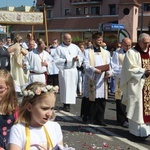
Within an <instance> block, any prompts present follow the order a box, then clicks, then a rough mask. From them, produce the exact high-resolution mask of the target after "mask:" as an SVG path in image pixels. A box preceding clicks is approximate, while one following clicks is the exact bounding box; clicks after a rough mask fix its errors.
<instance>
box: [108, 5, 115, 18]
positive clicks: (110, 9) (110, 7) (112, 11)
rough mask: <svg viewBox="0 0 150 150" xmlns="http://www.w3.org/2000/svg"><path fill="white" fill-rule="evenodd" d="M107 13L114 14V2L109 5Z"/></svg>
mask: <svg viewBox="0 0 150 150" xmlns="http://www.w3.org/2000/svg"><path fill="white" fill-rule="evenodd" d="M109 15H116V5H115V4H111V5H109Z"/></svg>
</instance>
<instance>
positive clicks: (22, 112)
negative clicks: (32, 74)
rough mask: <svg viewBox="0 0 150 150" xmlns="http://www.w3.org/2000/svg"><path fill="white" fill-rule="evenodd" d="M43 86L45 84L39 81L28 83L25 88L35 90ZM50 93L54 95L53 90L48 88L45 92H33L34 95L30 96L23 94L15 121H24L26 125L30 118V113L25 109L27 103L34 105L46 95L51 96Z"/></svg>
mask: <svg viewBox="0 0 150 150" xmlns="http://www.w3.org/2000/svg"><path fill="white" fill-rule="evenodd" d="M45 86H46V85H45V84H43V83H41V82H34V83H31V84H29V85H28V86H27V87H26V89H25V90H29V91H33V92H35V91H36V90H37V89H38V88H42V87H45ZM52 94H53V96H54V97H55V95H54V92H53V90H49V91H47V92H41V93H40V94H38V95H37V94H35V95H32V96H24V97H23V99H22V102H21V105H20V108H19V116H18V119H17V121H16V122H17V123H24V124H26V125H29V122H30V120H31V113H30V112H29V111H28V110H27V106H28V104H29V103H30V104H32V105H34V104H36V103H38V102H39V100H42V99H44V98H46V97H51V96H52ZM52 117H53V116H52Z"/></svg>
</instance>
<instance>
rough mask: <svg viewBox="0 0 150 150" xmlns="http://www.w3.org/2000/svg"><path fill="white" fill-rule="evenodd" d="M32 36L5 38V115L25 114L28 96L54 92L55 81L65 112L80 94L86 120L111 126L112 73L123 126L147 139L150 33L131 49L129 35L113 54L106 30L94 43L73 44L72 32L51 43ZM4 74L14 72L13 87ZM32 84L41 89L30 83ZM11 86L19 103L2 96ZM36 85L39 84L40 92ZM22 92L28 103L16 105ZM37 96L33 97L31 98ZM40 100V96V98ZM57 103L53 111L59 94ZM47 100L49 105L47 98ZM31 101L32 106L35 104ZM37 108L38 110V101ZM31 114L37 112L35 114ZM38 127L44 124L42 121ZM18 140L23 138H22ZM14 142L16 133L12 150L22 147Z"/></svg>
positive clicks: (0, 70) (1, 49)
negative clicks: (107, 116) (107, 119)
mask: <svg viewBox="0 0 150 150" xmlns="http://www.w3.org/2000/svg"><path fill="white" fill-rule="evenodd" d="M27 38H28V41H27V42H24V40H23V39H22V37H21V36H20V35H16V37H15V38H14V39H13V41H14V43H12V42H10V43H9V42H8V41H10V38H7V42H6V44H4V41H3V40H2V39H1V40H0V81H1V82H0V95H1V99H0V103H1V104H2V105H1V107H0V108H1V111H0V112H1V113H2V114H5V113H6V114H9V115H12V114H13V113H15V111H16V110H17V109H15V108H14V106H17V107H16V108H18V109H19V108H20V107H21V110H20V112H21V111H22V113H25V110H24V108H23V104H25V102H24V97H25V99H28V98H27V97H28V96H29V97H30V96H31V95H32V94H33V95H32V97H33V98H35V97H34V95H38V94H39V95H42V94H41V92H43V91H42V90H43V88H42V87H44V89H45V90H46V93H47V92H48V91H49V89H48V87H47V86H48V85H49V84H50V85H51V86H53V87H55V86H58V87H59V90H58V92H59V96H60V101H61V103H62V107H63V111H66V112H70V111H71V105H75V104H76V98H77V96H78V95H79V96H80V97H81V98H82V105H81V112H80V113H81V117H82V121H83V123H91V124H96V125H100V126H107V124H106V123H105V118H104V114H105V107H106V102H107V99H108V95H109V93H110V86H111V85H110V84H109V79H110V78H111V77H113V78H114V81H115V82H114V83H115V91H114V92H115V94H114V99H115V100H116V119H117V122H118V123H119V125H121V126H122V127H125V128H129V132H130V133H131V134H133V135H134V136H136V137H141V138H143V137H144V138H146V137H148V136H149V135H150V88H149V87H150V35H148V34H146V33H142V34H140V35H139V38H138V42H137V44H136V45H135V47H132V41H131V39H130V38H128V37H125V38H124V39H123V40H122V42H121V43H120V44H121V45H120V47H119V48H116V50H115V51H114V52H113V54H112V55H111V54H110V51H109V50H108V49H107V48H106V43H105V48H104V41H103V34H102V33H99V32H96V33H93V35H92V39H91V41H88V42H90V43H91V45H90V46H89V45H86V43H85V42H84V41H80V43H79V44H78V45H77V44H75V43H73V41H72V36H71V34H70V33H65V34H64V35H63V38H62V43H60V42H59V41H58V40H57V39H54V40H53V41H52V44H51V46H50V47H46V44H45V42H44V41H43V39H41V38H40V37H39V38H38V39H40V40H38V42H37V41H35V39H34V38H33V35H32V34H31V33H29V34H28V35H27ZM116 44H117V43H116ZM5 70H6V72H5ZM4 76H9V77H10V76H11V78H12V80H13V81H11V82H13V83H12V85H9V84H8V83H7V82H8V81H5V80H4V79H3V78H4ZM7 80H8V79H7ZM32 84H33V85H34V86H35V87H36V90H34V88H33V87H30V86H31V85H32ZM9 86H14V88H12V90H11V92H14V91H15V93H16V94H15V93H13V97H12V99H14V100H15V101H13V102H12V103H10V104H3V103H4V99H3V97H5V91H7V90H8V89H9ZM37 87H40V90H39V91H37V90H38V88H37ZM28 89H29V91H30V92H29V91H28ZM26 90H27V91H26ZM24 91H26V94H25V93H24ZM9 92H10V91H9ZM9 92H8V94H10V93H9ZM38 92H39V93H38ZM30 94H31V95H30ZM10 95H11V94H10ZM50 95H51V94H50ZM18 96H23V102H21V104H18V105H17V104H16V99H17V97H18ZM47 96H48V95H47ZM32 97H31V99H28V100H29V101H30V100H31V101H32ZM52 97H53V96H52ZM5 99H6V97H5ZM37 99H38V97H36V98H35V100H37ZM52 101H54V102H52V103H51V104H50V105H48V107H49V108H50V109H54V108H53V107H54V106H55V98H53V100H52ZM44 102H45V104H47V101H46V100H45V101H44ZM44 102H43V103H44ZM13 103H14V104H13ZM29 103H31V104H32V102H29ZM39 103H40V104H41V106H42V102H41V101H39ZM6 105H10V106H9V107H10V108H11V109H10V110H9V109H5V108H6ZM43 106H44V105H43ZM3 107H5V108H3ZM26 107H27V110H28V111H29V112H32V110H31V108H30V107H31V106H26ZM32 107H33V109H34V110H35V111H38V110H36V109H35V108H34V105H32ZM26 113H27V112H26ZM22 115H23V114H22ZM30 115H31V117H32V116H34V113H33V112H32V113H30ZM0 116H1V115H0ZM20 117H21V118H19V120H21V122H25V121H26V120H24V119H23V118H24V117H25V116H20ZM34 117H36V116H34ZM48 117H50V116H48ZM48 117H47V118H48ZM25 119H27V118H26V117H25ZM32 119H33V118H32ZM32 119H31V120H27V122H29V125H30V123H31V125H32V123H33V122H34V121H35V120H34V119H33V120H34V121H32ZM1 120H2V119H1ZM2 121H3V120H2ZM30 121H31V122H30ZM13 122H15V118H14V119H13ZM21 122H19V123H21ZM39 125H40V123H38V124H37V126H39ZM19 126H20V125H18V126H16V127H13V130H12V131H11V135H13V136H14V137H16V135H15V133H14V132H15V130H18V129H17V128H18V127H19ZM33 126H34V127H36V124H34V123H33ZM9 128H10V127H9ZM21 128H22V127H21ZM23 128H24V127H23ZM57 128H58V129H59V132H60V133H59V135H61V137H60V139H57V140H58V143H55V142H54V141H52V142H54V143H55V146H56V145H57V144H58V145H59V146H60V147H61V146H62V145H63V144H62V133H61V129H60V127H59V125H58V127H57ZM1 138H2V139H1V142H0V144H1V145H0V147H3V148H6V145H5V146H3V144H4V143H3V140H4V139H3V138H5V137H4V136H3V137H1ZM16 138H17V140H19V138H18V137H16ZM7 140H8V139H7ZM22 140H23V141H24V139H22ZM11 141H13V142H14V143H15V144H17V143H16V142H15V141H14V140H13V139H12V137H11V138H10V141H9V146H10V148H9V149H10V150H13V148H14V147H15V148H16V150H17V149H18V150H20V149H19V148H18V146H19V147H20V145H18V146H16V145H15V146H14V143H13V144H12V143H11ZM54 143H53V144H54ZM5 144H6V143H5ZM58 145H57V146H58ZM22 146H23V145H22Z"/></svg>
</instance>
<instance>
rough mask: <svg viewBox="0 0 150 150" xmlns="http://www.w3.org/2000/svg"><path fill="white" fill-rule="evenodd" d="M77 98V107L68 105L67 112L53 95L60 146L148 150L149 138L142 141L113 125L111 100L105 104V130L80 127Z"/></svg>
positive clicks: (92, 126)
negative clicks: (62, 141)
mask: <svg viewBox="0 0 150 150" xmlns="http://www.w3.org/2000/svg"><path fill="white" fill-rule="evenodd" d="M80 107H81V97H78V98H77V104H76V105H71V112H69V113H67V112H64V111H63V110H62V104H61V103H60V101H59V95H57V102H56V115H57V117H56V120H57V121H58V122H59V124H60V125H61V127H62V131H63V136H64V143H66V144H67V145H68V146H70V147H74V148H75V149H76V150H97V149H105V150H149V149H150V137H149V138H147V139H146V140H141V139H138V138H136V137H134V136H132V135H131V134H130V133H129V132H128V129H126V128H123V127H121V126H119V125H118V124H117V122H116V110H115V101H114V100H113V97H109V100H107V107H106V113H105V122H106V123H107V124H108V125H107V127H102V126H98V125H92V124H84V123H83V122H82V121H81V118H80Z"/></svg>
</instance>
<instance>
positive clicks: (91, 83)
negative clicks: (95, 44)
mask: <svg viewBox="0 0 150 150" xmlns="http://www.w3.org/2000/svg"><path fill="white" fill-rule="evenodd" d="M100 49H101V54H102V58H103V62H104V64H106V54H105V50H103V49H102V48H101V47H100ZM89 63H90V65H91V66H92V67H95V57H94V50H92V49H90V50H89ZM104 84H105V83H104ZM105 85H106V84H105ZM107 86H108V85H107ZM106 88H108V87H106ZM88 90H89V100H90V101H95V81H94V80H92V79H88ZM105 92H106V90H105Z"/></svg>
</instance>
